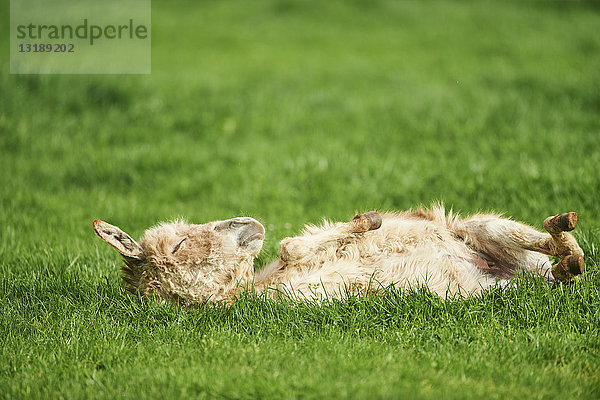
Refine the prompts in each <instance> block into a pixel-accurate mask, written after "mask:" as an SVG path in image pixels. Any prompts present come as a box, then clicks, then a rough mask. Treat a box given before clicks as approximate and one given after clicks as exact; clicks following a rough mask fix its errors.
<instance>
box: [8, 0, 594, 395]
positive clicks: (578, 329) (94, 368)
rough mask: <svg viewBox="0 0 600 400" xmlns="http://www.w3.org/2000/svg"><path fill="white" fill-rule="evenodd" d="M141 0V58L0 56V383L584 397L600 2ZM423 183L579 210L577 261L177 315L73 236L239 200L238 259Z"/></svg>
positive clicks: (529, 205) (443, 193)
mask: <svg viewBox="0 0 600 400" xmlns="http://www.w3.org/2000/svg"><path fill="white" fill-rule="evenodd" d="M154 3H155V4H153V9H152V16H153V18H152V36H153V37H152V42H153V48H152V55H153V64H152V71H153V72H152V74H151V75H149V76H117V75H113V76H101V75H98V76H36V75H30V76H25V75H23V76H21V75H9V74H8V70H9V64H8V59H2V60H1V61H0V62H1V64H0V68H1V70H2V74H1V75H0V93H1V95H0V187H1V188H2V190H0V298H1V303H0V397H1V398H7V399H20V398H85V397H98V398H115V397H125V398H144V397H153V398H159V397H160V398H178V397H179V398H185V397H199V398H214V397H217V398H219V397H223V398H281V397H285V398H402V397H408V398H440V397H443V398H476V397H486V398H574V397H581V398H598V397H600V336H599V333H600V311H599V310H600V291H599V288H600V269H599V266H600V254H599V250H598V249H599V248H600V203H599V201H598V198H599V195H600V179H599V177H598V166H599V165H600V147H599V145H598V141H599V138H600V136H599V134H600V75H599V74H598V71H600V36H598V35H597V33H596V32H597V27H598V26H600V8H599V7H598V3H596V2H556V1H552V2H551V1H538V2H523V1H521V2H500V1H492V2H488V1H484V2H477V3H474V4H473V3H470V2H466V1H465V2H462V1H452V2H435V1H401V2H392V1H389V2H388V1H358V0H357V1H345V2H341V1H331V2H317V1H254V2H244V1H237V2H233V1H205V2H198V4H196V2H189V3H186V2H180V1H173V2H169V3H168V4H167V3H165V4H161V3H159V2H156V1H155V2H154ZM0 15H2V17H3V18H4V20H5V21H8V4H6V3H3V4H2V6H0ZM5 30H6V31H7V29H5ZM5 33H7V32H5ZM2 37H3V39H1V40H0V51H2V52H3V54H5V55H8V46H9V43H8V34H5V35H3V36H2ZM436 200H442V201H444V202H445V203H446V205H447V206H448V207H453V208H454V209H455V210H459V211H461V212H463V213H471V212H475V211H479V210H496V211H503V212H505V213H506V214H507V215H511V216H513V217H514V218H516V219H519V220H522V221H524V222H527V223H529V224H532V225H534V226H536V227H538V228H541V223H542V221H543V219H544V218H545V217H546V216H548V215H551V214H555V213H557V212H562V211H570V210H574V211H577V212H578V214H579V216H580V222H579V227H578V228H577V230H576V232H575V234H576V236H577V238H578V239H579V241H580V243H581V245H582V247H583V248H584V251H585V252H586V260H585V261H586V268H587V270H586V273H585V274H584V275H583V276H582V279H581V281H580V282H578V283H577V284H575V285H571V286H565V287H557V288H553V289H551V288H548V287H547V286H546V285H545V284H543V283H542V282H540V281H539V280H538V279H535V278H532V277H530V278H527V279H525V280H524V281H523V282H522V283H520V284H519V285H518V286H517V287H516V288H514V289H510V290H506V291H500V290H493V291H491V292H489V293H486V294H484V295H483V296H482V297H481V298H473V299H462V300H452V301H450V300H449V301H444V300H442V299H439V298H436V297H435V296H432V295H430V294H428V293H425V292H416V293H412V294H409V295H400V294H399V293H396V292H391V293H388V294H386V295H384V296H380V297H372V298H368V299H350V300H349V301H347V302H332V303H330V304H326V305H324V306H322V307H317V306H314V305H307V304H286V303H280V302H273V301H266V300H263V299H259V298H256V297H253V296H248V297H247V298H244V299H243V300H242V301H240V302H239V303H237V304H236V305H235V306H233V307H232V308H230V309H223V308H217V309H193V310H185V309H180V308H176V307H174V306H169V305H162V304H156V303H149V304H142V303H140V302H139V301H138V300H137V299H136V298H135V297H133V296H130V295H128V294H127V293H126V292H125V291H124V290H123V289H122V285H121V283H120V282H119V281H120V280H119V278H118V276H119V273H118V267H119V264H120V261H119V258H118V257H117V254H116V253H115V252H114V251H113V250H112V249H110V248H109V246H106V245H105V244H104V243H102V242H101V241H100V240H98V238H97V237H95V235H94V234H93V231H92V228H91V221H92V220H93V219H94V218H102V219H105V220H107V221H109V222H111V223H114V224H117V225H119V226H120V227H122V228H123V229H125V230H127V231H128V232H129V233H130V234H132V235H133V236H136V237H137V236H139V235H141V233H142V232H143V230H144V229H145V228H146V227H148V226H150V225H152V224H155V223H156V222H158V221H161V220H167V219H171V218H175V217H179V216H183V217H186V218H188V219H189V220H190V221H193V222H204V221H209V220H215V219H221V218H229V217H232V216H238V215H250V216H253V217H255V218H257V219H259V220H260V221H261V222H262V223H263V224H264V225H265V226H266V227H267V228H268V229H267V239H266V242H265V247H264V249H263V251H262V253H261V255H260V256H259V258H258V260H257V263H256V267H257V268H260V267H261V266H263V265H264V264H265V263H266V262H267V261H268V260H270V259H272V258H274V257H276V256H277V247H278V246H277V244H278V242H279V240H281V239H282V238H283V237H286V236H291V235H294V234H296V233H298V231H299V230H300V229H301V227H302V226H303V225H304V224H305V223H317V222H319V221H320V220H321V219H322V218H323V217H327V218H331V219H335V220H346V219H348V218H350V217H352V215H353V213H354V212H355V211H357V210H358V211H364V210H369V209H405V208H409V207H413V206H416V205H418V204H421V203H423V204H428V203H430V202H432V201H436Z"/></svg>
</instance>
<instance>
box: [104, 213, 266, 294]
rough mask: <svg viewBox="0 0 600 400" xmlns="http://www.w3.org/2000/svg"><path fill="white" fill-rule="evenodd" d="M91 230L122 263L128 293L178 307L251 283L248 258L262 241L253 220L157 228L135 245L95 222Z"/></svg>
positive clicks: (262, 232)
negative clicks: (166, 300) (173, 302)
mask: <svg viewBox="0 0 600 400" xmlns="http://www.w3.org/2000/svg"><path fill="white" fill-rule="evenodd" d="M94 230H95V231H96V233H97V234H98V236H100V238H101V239H102V240H104V241H105V242H107V243H108V244H110V245H111V246H113V247H114V248H115V249H116V250H117V251H118V252H119V253H121V255H122V256H123V258H124V260H125V264H126V265H125V266H124V267H123V268H121V269H122V270H123V272H124V276H123V279H124V280H125V281H126V282H127V283H128V284H129V286H128V287H127V289H128V290H129V291H131V292H133V293H137V294H139V295H141V296H142V297H144V298H150V297H152V296H154V295H158V296H160V297H162V298H165V299H170V300H173V301H175V302H177V303H183V304H192V303H203V302H209V303H213V302H216V301H219V300H221V299H224V298H226V297H228V296H230V295H231V294H232V292H233V291H234V290H235V289H236V287H237V286H238V284H240V283H241V284H246V283H250V282H251V281H252V276H253V271H254V268H253V260H254V257H256V255H257V254H258V253H259V252H260V249H261V247H262V243H263V240H264V237H265V229H264V228H263V226H262V225H261V224H260V223H259V222H258V221H256V220H255V219H252V218H243V217H240V218H233V219H228V220H226V221H215V222H209V223H207V224H204V225H190V224H185V223H182V222H172V223H165V224H160V225H158V226H156V227H153V228H150V229H148V230H147V231H146V232H145V233H144V236H143V237H142V239H141V240H140V241H139V243H138V242H136V241H135V240H133V239H132V238H131V237H130V236H129V235H128V234H126V233H125V232H123V231H122V230H121V229H119V228H117V227H116V226H113V225H110V224H108V223H106V222H104V221H100V220H95V221H94Z"/></svg>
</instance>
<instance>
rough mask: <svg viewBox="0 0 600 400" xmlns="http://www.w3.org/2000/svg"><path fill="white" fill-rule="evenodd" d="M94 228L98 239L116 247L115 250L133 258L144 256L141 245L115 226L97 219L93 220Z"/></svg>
mask: <svg viewBox="0 0 600 400" xmlns="http://www.w3.org/2000/svg"><path fill="white" fill-rule="evenodd" d="M94 230H95V231H96V234H97V235H98V236H100V239H102V240H104V241H105V242H106V243H108V244H110V245H111V246H112V247H114V248H115V249H117V251H118V252H119V253H121V254H122V255H124V256H125V257H129V258H135V259H137V260H141V259H143V258H144V250H143V249H142V246H140V245H139V243H138V242H136V241H135V240H133V239H132V238H131V236H129V235H128V234H126V233H125V232H123V231H122V230H120V229H119V228H117V227H116V226H113V225H111V224H107V223H106V222H104V221H100V220H99V219H97V220H94Z"/></svg>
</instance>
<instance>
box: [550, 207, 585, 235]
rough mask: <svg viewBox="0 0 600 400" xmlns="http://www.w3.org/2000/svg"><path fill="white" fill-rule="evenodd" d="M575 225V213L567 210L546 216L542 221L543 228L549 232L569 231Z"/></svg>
mask: <svg viewBox="0 0 600 400" xmlns="http://www.w3.org/2000/svg"><path fill="white" fill-rule="evenodd" d="M576 226H577V213H575V212H568V213H562V214H558V215H555V216H554V217H548V218H546V220H545V221H544V228H545V229H546V230H547V231H548V232H550V233H560V232H569V231H572V230H573V229H575V227H576Z"/></svg>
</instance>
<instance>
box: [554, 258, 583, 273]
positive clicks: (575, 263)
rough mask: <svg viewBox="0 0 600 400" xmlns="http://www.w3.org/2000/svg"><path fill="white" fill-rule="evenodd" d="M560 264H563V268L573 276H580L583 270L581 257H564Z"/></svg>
mask: <svg viewBox="0 0 600 400" xmlns="http://www.w3.org/2000/svg"><path fill="white" fill-rule="evenodd" d="M560 264H563V265H564V268H565V269H566V270H567V271H569V272H570V273H571V274H573V275H581V274H583V270H584V269H585V264H584V262H583V256H580V255H577V254H573V255H570V256H566V257H565V258H563V259H562V260H561V262H560Z"/></svg>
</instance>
